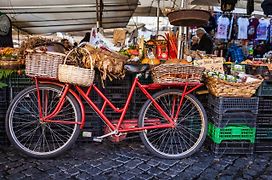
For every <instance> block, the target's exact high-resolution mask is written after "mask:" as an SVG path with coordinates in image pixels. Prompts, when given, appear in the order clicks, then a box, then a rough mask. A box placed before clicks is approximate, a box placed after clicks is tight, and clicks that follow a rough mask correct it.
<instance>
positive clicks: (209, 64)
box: [194, 57, 224, 73]
mask: <svg viewBox="0 0 272 180" xmlns="http://www.w3.org/2000/svg"><path fill="white" fill-rule="evenodd" d="M223 63H224V58H222V57H216V58H208V59H200V60H195V61H194V65H195V66H199V67H205V71H217V72H221V73H224V68H223Z"/></svg>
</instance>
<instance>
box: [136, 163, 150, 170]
mask: <svg viewBox="0 0 272 180" xmlns="http://www.w3.org/2000/svg"><path fill="white" fill-rule="evenodd" d="M138 168H139V169H141V170H143V171H148V170H149V169H150V168H151V166H149V165H148V164H140V165H139V166H138Z"/></svg>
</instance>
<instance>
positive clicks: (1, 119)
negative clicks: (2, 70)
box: [0, 80, 9, 146]
mask: <svg viewBox="0 0 272 180" xmlns="http://www.w3.org/2000/svg"><path fill="white" fill-rule="evenodd" d="M1 81H2V82H3V80H1ZM4 83H6V82H4ZM8 105H9V89H8V88H7V87H5V88H1V89H0V145H1V146H6V145H8V144H9V141H8V138H7V135H6V129H5V118H6V112H7V109H8Z"/></svg>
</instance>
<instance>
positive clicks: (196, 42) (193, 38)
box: [191, 36, 199, 51]
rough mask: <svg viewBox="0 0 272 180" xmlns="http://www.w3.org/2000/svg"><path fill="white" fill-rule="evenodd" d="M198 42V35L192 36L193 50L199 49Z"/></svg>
mask: <svg viewBox="0 0 272 180" xmlns="http://www.w3.org/2000/svg"><path fill="white" fill-rule="evenodd" d="M198 42H199V38H198V37H197V36H193V37H192V45H191V50H192V51H196V50H197V49H198Z"/></svg>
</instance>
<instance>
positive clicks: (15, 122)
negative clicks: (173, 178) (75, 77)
mask: <svg viewBox="0 0 272 180" xmlns="http://www.w3.org/2000/svg"><path fill="white" fill-rule="evenodd" d="M124 68H125V69H126V70H127V71H129V72H131V73H135V74H137V75H136V77H135V79H134V81H133V84H132V87H131V90H130V92H129V95H128V98H127V101H126V103H125V105H124V107H123V108H121V109H119V108H117V107H116V106H115V105H114V104H113V103H112V102H111V101H110V100H109V99H108V98H107V97H106V96H105V95H104V94H103V93H102V92H101V91H100V90H99V89H98V88H97V87H96V86H95V84H92V85H91V86H90V87H89V88H88V89H87V90H86V91H84V90H83V89H82V88H81V87H79V86H76V85H71V84H64V83H60V82H58V81H52V80H46V79H40V78H34V80H35V85H33V86H30V87H28V88H26V89H24V90H23V91H21V92H20V93H19V94H18V95H17V96H16V97H15V98H14V100H13V101H12V103H11V104H10V106H9V109H8V112H7V116H6V131H7V134H8V137H9V139H10V141H11V143H12V144H13V145H14V146H15V147H16V148H17V149H18V150H19V151H21V152H22V153H24V154H26V155H28V156H31V157H35V158H51V157H55V156H58V155H60V154H62V153H63V152H64V151H66V150H67V149H68V148H69V147H71V145H72V144H73V143H74V142H75V141H76V139H77V137H78V136H79V133H80V129H82V128H83V127H84V124H85V108H84V105H83V102H82V100H81V99H82V98H81V97H83V99H85V100H86V101H87V102H88V104H89V105H90V106H91V107H92V108H93V110H94V111H95V112H96V113H97V114H98V115H99V116H100V117H101V119H102V120H103V121H104V123H105V124H106V125H107V127H108V132H107V133H106V134H105V135H102V136H99V137H95V138H94V140H95V141H102V140H103V139H104V138H106V137H110V136H111V137H118V136H122V135H125V134H126V133H131V132H139V133H140V137H141V140H142V141H143V143H144V145H145V146H146V148H147V149H148V150H149V151H151V152H152V153H153V154H155V155H157V156H159V157H162V158H168V159H178V158H184V157H188V156H190V155H192V154H193V153H194V152H196V151H197V150H198V149H199V148H200V147H201V145H202V144H203V142H204V140H205V137H206V132H207V117H206V112H205V110H204V108H203V106H202V105H201V103H200V102H199V101H198V100H197V99H196V98H195V97H194V96H193V95H192V94H191V92H193V91H194V90H196V89H197V88H199V87H200V86H202V83H199V82H184V83H175V84H156V83H152V84H148V85H142V84H141V83H140V82H139V80H138V77H139V76H140V75H141V74H143V73H145V72H146V71H147V70H148V66H147V65H140V66H135V65H125V66H124ZM136 87H139V89H140V90H141V91H142V92H143V94H145V96H146V97H147V98H148V100H147V101H146V102H145V103H144V105H143V107H142V108H141V111H140V113H139V118H138V120H137V119H135V120H126V119H124V117H125V114H126V112H127V110H128V107H129V104H130V102H131V99H132V96H133V93H135V88H136ZM154 89H155V90H159V91H158V92H157V93H155V94H153V95H151V94H150V92H148V91H149V90H154ZM91 91H95V92H96V93H97V94H98V95H99V96H100V97H101V98H102V99H103V100H104V103H103V106H102V108H98V106H97V105H96V104H95V102H94V101H92V99H91V98H90V93H91ZM79 94H80V96H81V97H80V96H79ZM107 106H109V107H110V108H112V109H113V110H114V111H115V112H118V113H120V118H119V120H118V121H116V120H115V121H111V120H110V119H109V118H108V117H106V115H105V113H104V111H105V108H106V107H107Z"/></svg>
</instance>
